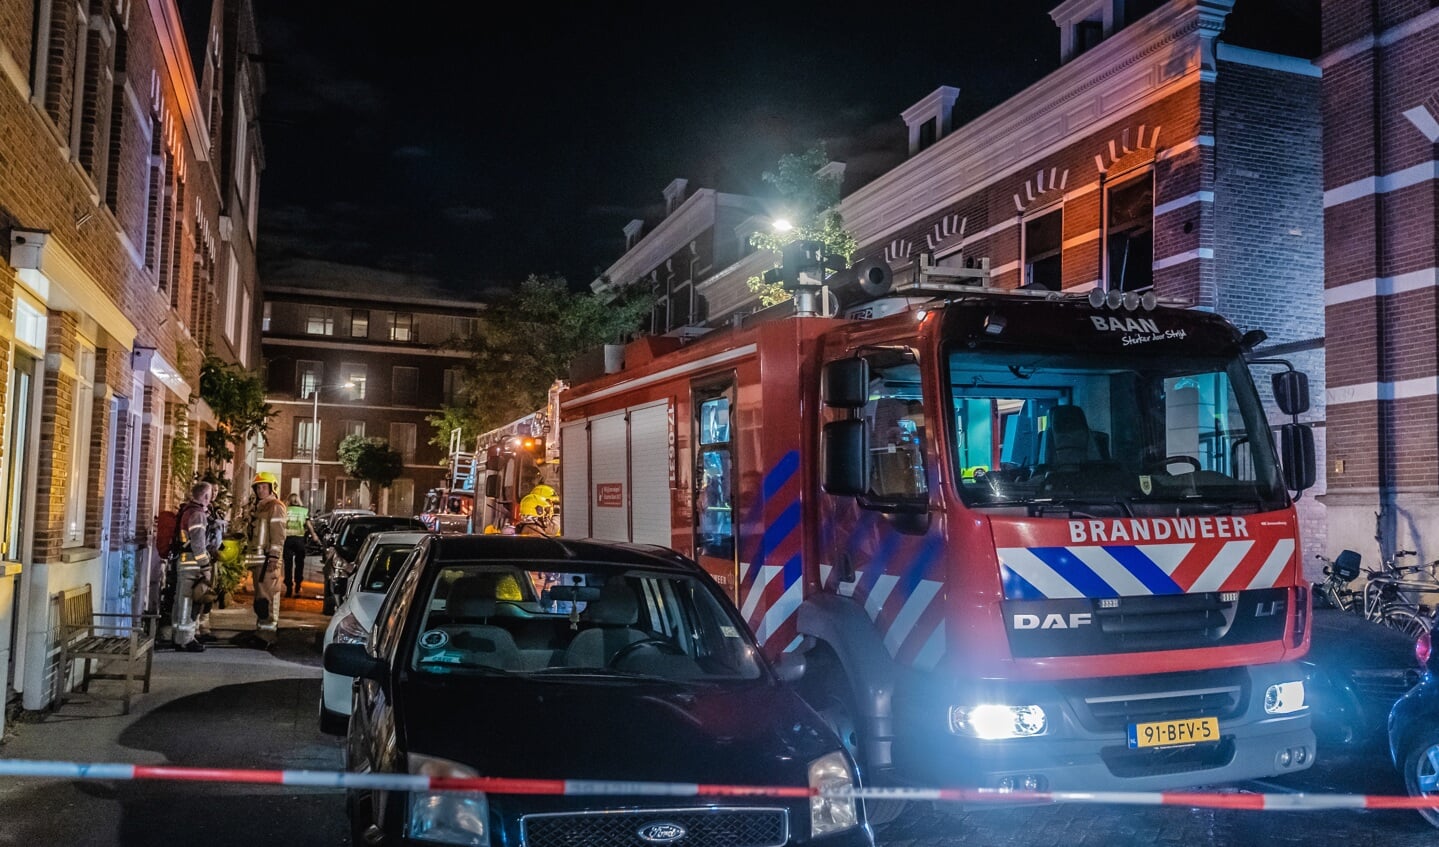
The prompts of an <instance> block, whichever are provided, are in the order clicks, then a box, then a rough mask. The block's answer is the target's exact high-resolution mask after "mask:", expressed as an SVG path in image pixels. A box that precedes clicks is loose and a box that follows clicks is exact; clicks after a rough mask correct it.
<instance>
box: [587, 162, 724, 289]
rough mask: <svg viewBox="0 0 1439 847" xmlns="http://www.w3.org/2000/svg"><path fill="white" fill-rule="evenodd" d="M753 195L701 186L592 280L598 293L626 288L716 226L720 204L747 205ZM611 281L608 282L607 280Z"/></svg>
mask: <svg viewBox="0 0 1439 847" xmlns="http://www.w3.org/2000/svg"><path fill="white" fill-rule="evenodd" d="M748 199H749V198H747V197H745V196H744V195H742V194H726V193H724V192H721V191H715V190H714V189H713V188H701V189H699V190H697V191H696V192H695V193H694V194H692V195H690V197H689V199H688V200H686V201H685V202H684V203H682V204H681V205H680V207H679V208H678V209H675V210H674V211H673V212H672V213H670V215H669V216H668V217H666V218H665V219H664V220H662V221H660V223H659V225H658V226H656V227H655V228H654V230H653V231H651V232H650V233H649V234H648V235H646V236H645V237H644V238H642V239H640V243H639V244H636V245H635V246H634V247H633V248H631V249H630V250H629V251H628V252H626V253H625V254H624V255H623V256H621V257H620V258H619V259H618V260H617V261H616V262H615V263H614V264H613V265H610V266H609V268H608V269H606V270H605V272H604V274H603V275H602V276H600V277H599V278H598V279H596V280H595V281H594V282H592V283H590V289H591V290H593V291H595V292H596V293H599V292H602V291H608V290H611V289H613V288H615V287H616V286H618V287H623V286H626V285H629V284H630V283H631V282H634V281H635V280H636V279H638V278H639V277H641V276H643V275H644V274H647V273H649V272H650V271H651V270H653V269H654V268H656V267H658V266H659V265H660V263H661V262H663V261H664V260H665V259H668V258H669V257H671V256H673V255H674V254H676V253H678V252H679V251H680V250H681V249H682V248H683V247H685V246H686V245H688V244H689V243H690V242H691V241H694V240H695V239H696V238H698V237H699V236H700V234H702V233H703V232H705V231H706V230H708V229H711V228H713V227H714V225H715V222H716V221H717V220H718V219H719V207H720V206H738V207H743V206H744V205H745V202H746V201H747V200H748ZM607 280H608V283H607V282H606V281H607Z"/></svg>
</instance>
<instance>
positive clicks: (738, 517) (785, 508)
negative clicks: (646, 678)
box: [559, 285, 1315, 812]
mask: <svg viewBox="0 0 1439 847" xmlns="http://www.w3.org/2000/svg"><path fill="white" fill-rule="evenodd" d="M895 291H896V292H898V293H899V294H907V295H908V296H891V297H887V298H882V299H879V300H875V301H873V302H870V303H867V304H861V305H860V306H858V307H856V308H851V309H850V310H849V311H848V312H847V313H846V314H845V316H843V317H836V318H822V317H801V316H795V315H793V314H791V315H790V316H788V317H783V318H778V319H773V320H768V321H765V320H757V321H752V322H750V325H743V326H738V327H734V328H730V329H724V330H716V331H713V332H711V333H709V334H707V335H705V336H703V337H702V338H700V339H698V340H696V341H694V342H692V343H689V344H687V345H684V346H678V344H677V342H676V345H675V349H664V348H663V347H661V346H660V345H662V344H664V343H666V342H670V341H672V339H642V341H641V342H637V343H635V344H631V345H630V346H629V347H628V348H627V349H626V351H625V354H626V355H625V359H626V361H625V362H624V365H623V367H622V369H621V370H619V371H618V372H614V373H608V374H602V375H599V376H596V377H594V378H591V379H585V380H578V379H572V382H571V385H570V387H569V388H568V389H567V390H566V391H565V392H564V394H563V395H562V397H561V401H560V408H561V412H560V424H559V437H560V475H561V480H562V487H561V494H562V496H563V497H564V502H565V510H566V511H565V519H566V525H565V534H566V535H569V536H576V537H582V536H594V537H600V538H609V539H621V540H630V541H636V542H649V543H655V544H662V545H665V546H669V547H673V548H675V549H677V550H680V551H683V552H685V553H687V554H689V555H692V556H693V557H694V558H695V559H696V560H698V561H699V562H700V563H701V564H703V566H704V567H705V569H706V570H707V571H708V572H709V573H710V574H711V575H712V576H713V577H714V579H715V580H716V581H717V582H718V583H719V584H720V585H722V586H723V587H725V588H726V589H727V590H728V591H729V592H730V593H731V596H732V597H733V599H734V601H735V603H736V604H737V605H738V607H739V608H740V610H741V611H742V613H743V616H744V617H745V619H746V620H747V621H748V623H749V624H750V626H751V627H752V628H753V629H754V631H755V632H756V633H757V634H758V636H759V638H760V640H761V642H762V644H763V645H764V648H765V650H766V651H767V652H769V653H771V654H772V655H774V656H776V657H778V656H779V655H780V654H783V653H786V652H788V653H798V654H801V655H802V656H803V661H804V663H805V670H804V674H803V677H802V679H801V682H800V686H801V689H802V691H803V693H804V694H805V696H806V698H807V699H808V700H809V701H810V702H811V703H812V705H814V706H815V708H816V709H817V710H819V711H820V712H821V713H822V714H824V715H825V716H826V717H827V718H828V719H829V720H830V721H831V723H832V724H833V725H834V726H835V727H836V728H837V729H838V730H839V731H840V734H841V736H842V737H844V738H845V739H846V740H847V741H848V742H849V743H850V746H851V749H852V752H853V753H854V755H855V757H856V760H857V761H858V762H859V763H860V766H861V768H862V769H863V771H864V773H865V778H866V780H867V781H868V782H869V783H870V784H871V785H875V784H878V785H885V784H890V785H903V784H915V785H935V784H941V785H956V784H957V785H976V786H979V787H990V788H996V789H1000V790H1045V789H1132V790H1155V789H1167V788H1173V787H1181V786H1193V785H1199V784H1213V783H1223V782H1232V781H1236V780H1243V779H1250V778H1256V777H1263V776H1268V775H1273V774H1279V773H1285V772H1290V771H1296V770H1300V769H1303V768H1307V767H1308V766H1309V765H1310V764H1311V762H1312V761H1313V756H1314V753H1315V742H1314V735H1313V733H1312V731H1311V730H1310V716H1309V713H1308V709H1307V707H1306V706H1305V703H1304V682H1303V680H1304V674H1303V672H1302V671H1301V670H1300V669H1299V668H1298V667H1297V666H1296V665H1295V664H1294V663H1293V661H1292V660H1294V659H1297V658H1298V657H1300V656H1302V655H1303V654H1304V653H1305V652H1306V651H1307V649H1308V646H1309V609H1310V598H1309V596H1308V593H1307V587H1306V583H1305V581H1304V578H1303V574H1302V569H1301V566H1300V562H1301V558H1300V550H1299V543H1298V525H1297V521H1296V517H1295V510H1294V506H1293V501H1292V499H1291V495H1290V493H1289V492H1290V491H1296V490H1298V491H1302V490H1303V489H1304V488H1305V487H1307V486H1309V485H1312V484H1313V474H1314V469H1313V436H1312V433H1311V432H1310V431H1309V430H1308V429H1307V427H1306V426H1305V425H1303V424H1300V423H1298V422H1297V415H1298V414H1299V413H1300V412H1302V411H1304V410H1305V408H1307V402H1308V400H1307V392H1308V387H1307V380H1306V379H1305V378H1304V375H1303V374H1301V373H1298V372H1295V371H1293V369H1292V368H1289V369H1275V370H1276V371H1277V372H1276V373H1273V374H1272V377H1273V386H1274V392H1275V395H1276V399H1277V401H1278V403H1279V404H1280V406H1281V408H1282V409H1283V411H1284V412H1285V413H1286V414H1289V415H1291V416H1296V417H1294V418H1292V420H1293V421H1294V422H1292V423H1285V424H1282V425H1280V426H1277V427H1274V428H1272V429H1271V426H1270V424H1269V422H1268V420H1267V419H1266V415H1265V412H1264V408H1263V406H1262V403H1261V399H1260V395H1259V392H1258V391H1257V389H1256V386H1255V384H1254V382H1253V380H1252V378H1251V375H1250V366H1251V365H1254V364H1255V363H1254V362H1249V361H1246V354H1247V353H1248V352H1249V350H1250V349H1252V348H1253V346H1254V345H1256V344H1257V343H1258V342H1259V341H1261V340H1262V333H1258V332H1257V331H1256V332H1251V333H1249V334H1246V335H1243V336H1241V334H1240V332H1239V331H1238V330H1237V329H1236V328H1235V327H1234V326H1233V325H1231V324H1230V323H1228V322H1227V321H1225V320H1224V319H1223V318H1221V317H1219V316H1217V315H1214V314H1210V313H1205V312H1202V311H1196V310H1189V309H1184V308H1175V307H1170V306H1165V305H1156V302H1155V300H1154V298H1153V296H1152V295H1151V296H1147V297H1144V298H1140V297H1138V296H1135V295H1133V294H1131V295H1128V296H1122V295H1119V294H1117V293H1116V294H1110V295H1108V296H1106V295H1105V293H1104V292H1102V291H1101V292H1093V293H1091V294H1090V295H1089V296H1084V295H1066V294H1060V293H1050V292H1044V293H1035V292H1009V293H1002V292H998V291H995V290H992V289H987V288H979V287H975V286H968V285H953V286H947V287H944V288H943V290H941V291H939V292H938V293H939V294H940V296H938V297H936V296H934V295H935V293H936V292H935V291H924V290H919V289H915V290H911V291H909V292H904V291H900V290H898V289H895ZM637 354H638V355H637ZM1274 364H1280V365H1282V364H1283V363H1276V362H1268V363H1266V366H1268V365H1274ZM1275 432H1278V434H1279V436H1280V437H1279V438H1278V439H1276V438H1275V437H1274V433H1275ZM1276 442H1277V443H1276ZM1281 456H1284V457H1285V458H1286V461H1282V462H1281V460H1280V457H1281ZM783 661H798V660H797V659H795V658H794V657H788V658H786V659H783ZM873 811H874V810H872V812H873Z"/></svg>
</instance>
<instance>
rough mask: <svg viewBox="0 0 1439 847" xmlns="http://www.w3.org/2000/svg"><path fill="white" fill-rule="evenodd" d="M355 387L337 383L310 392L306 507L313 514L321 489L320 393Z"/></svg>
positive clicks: (315, 388)
mask: <svg viewBox="0 0 1439 847" xmlns="http://www.w3.org/2000/svg"><path fill="white" fill-rule="evenodd" d="M354 387H355V383H353V382H337V383H334V384H331V385H317V386H315V387H314V388H313V389H311V390H310V399H311V400H312V401H313V402H312V403H311V412H310V494H309V496H308V497H306V498H305V507H306V508H308V509H309V510H310V513H311V514H314V512H315V489H316V488H318V487H319V486H318V485H317V484H316V482H317V478H316V476H315V457H316V456H318V455H319V453H320V392H321V391H324V390H325V389H326V388H354Z"/></svg>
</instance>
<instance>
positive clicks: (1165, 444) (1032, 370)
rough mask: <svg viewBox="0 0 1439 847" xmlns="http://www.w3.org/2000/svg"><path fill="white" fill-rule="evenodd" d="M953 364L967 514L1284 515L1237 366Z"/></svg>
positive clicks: (1127, 358)
mask: <svg viewBox="0 0 1439 847" xmlns="http://www.w3.org/2000/svg"><path fill="white" fill-rule="evenodd" d="M948 364H949V389H950V404H951V411H950V414H951V415H952V418H951V419H952V421H953V423H954V430H953V431H954V439H955V441H954V443H953V445H952V448H953V455H954V456H955V459H956V464H957V465H958V467H957V468H956V476H957V478H958V479H959V480H960V493H961V496H962V497H963V498H964V500H965V502H966V503H968V504H970V505H981V506H982V505H1015V504H1028V505H1029V506H1030V507H1031V508H1040V509H1043V508H1045V507H1046V504H1050V505H1052V506H1053V507H1057V508H1061V509H1078V510H1083V511H1086V512H1090V513H1093V514H1119V515H1123V514H1147V513H1156V512H1163V513H1166V514H1175V513H1176V510H1178V511H1179V512H1186V511H1194V510H1203V509H1221V510H1229V511H1234V512H1253V511H1259V510H1262V509H1274V508H1279V507H1281V506H1282V505H1283V504H1284V503H1285V493H1284V489H1283V484H1282V481H1281V477H1280V474H1279V470H1278V467H1277V465H1276V461H1275V457H1274V451H1273V447H1272V441H1271V439H1270V434H1269V430H1268V424H1267V422H1266V419H1265V416H1264V411H1263V408H1262V406H1261V405H1260V402H1259V397H1258V395H1257V394H1256V392H1255V390H1254V386H1253V383H1252V382H1251V380H1250V378H1249V375H1248V372H1247V370H1246V366H1245V364H1244V362H1243V361H1242V360H1240V359H1237V358H1236V359H1232V360H1231V359H1222V358H1216V357H1194V356H1173V355H1163V354H1153V353H1151V354H1149V355H1144V356H1139V355H1132V354H1131V355H1120V354H1094V353H1082V352H1066V353H1063V354H1062V355H1061V354H1056V353H1036V352H1032V351H1030V352H1026V351H1015V352H1009V351H1004V352H988V351H986V352H975V351H970V350H955V351H953V352H951V353H950V355H949V360H948Z"/></svg>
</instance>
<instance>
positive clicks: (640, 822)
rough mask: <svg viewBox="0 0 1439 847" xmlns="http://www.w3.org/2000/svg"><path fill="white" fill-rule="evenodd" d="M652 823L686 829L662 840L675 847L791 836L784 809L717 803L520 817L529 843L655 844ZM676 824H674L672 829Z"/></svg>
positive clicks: (536, 846)
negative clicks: (646, 835)
mask: <svg viewBox="0 0 1439 847" xmlns="http://www.w3.org/2000/svg"><path fill="white" fill-rule="evenodd" d="M652 824H672V825H677V827H679V828H682V829H683V830H684V833H685V834H684V835H683V836H680V837H673V838H669V839H667V840H665V841H663V842H662V843H664V844H667V845H673V847H700V845H704V847H710V845H717V846H718V847H778V845H782V844H784V843H786V842H787V841H788V840H789V813H788V812H787V811H786V810H784V809H758V808H735V807H716V808H707V809H646V810H643V811H624V812H579V813H574V814H570V813H560V814H543V815H526V816H524V817H523V818H521V819H520V843H521V844H523V845H525V847H654V845H655V844H656V843H660V842H659V841H658V839H652V840H645V839H643V838H641V837H640V832H641V830H643V829H644V828H645V827H647V826H649V825H652ZM675 831H676V830H670V831H669V832H670V833H673V832H675Z"/></svg>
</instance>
